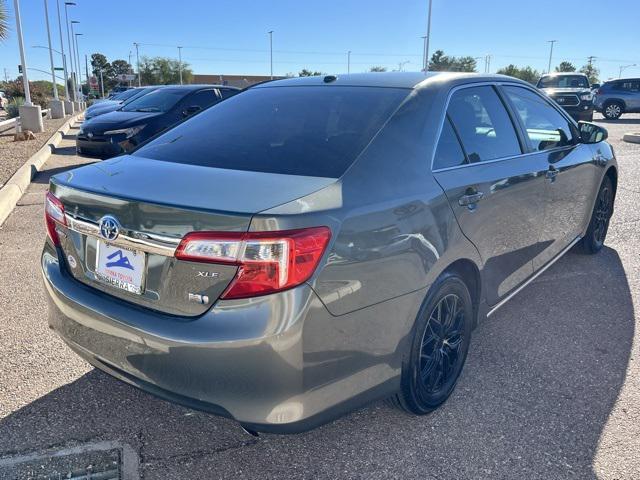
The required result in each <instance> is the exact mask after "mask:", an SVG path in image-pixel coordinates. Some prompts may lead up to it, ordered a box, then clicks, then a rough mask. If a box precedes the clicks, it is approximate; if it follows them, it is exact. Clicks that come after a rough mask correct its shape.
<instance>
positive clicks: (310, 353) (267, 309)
mask: <svg viewBox="0 0 640 480" xmlns="http://www.w3.org/2000/svg"><path fill="white" fill-rule="evenodd" d="M42 270H43V276H44V283H45V286H46V290H47V293H48V299H49V324H50V326H51V327H52V328H53V329H54V330H55V331H56V332H57V333H58V334H59V335H60V336H61V337H62V338H63V339H64V340H65V342H66V343H67V344H68V345H69V346H70V347H71V348H72V349H73V350H74V351H76V352H77V353H78V354H79V355H80V356H82V357H83V358H84V359H86V360H87V361H88V362H89V363H91V364H93V365H94V366H96V367H98V368H100V369H102V370H104V371H106V372H107V373H110V374H111V375H113V376H115V377H117V378H119V379H121V380H123V381H125V382H128V383H130V384H132V385H135V386H137V387H139V388H141V389H143V390H146V391H148V392H150V393H152V394H155V395H157V396H160V397H163V398H165V399H168V400H171V401H174V402H176V403H180V404H184V405H186V406H188V407H191V408H196V409H200V410H205V411H209V412H212V413H215V414H218V415H222V416H226V417H230V418H234V419H236V420H238V421H239V422H240V423H241V424H243V425H244V426H245V427H247V428H250V429H253V430H258V431H270V432H275V433H296V432H300V431H305V430H308V429H310V428H314V427H316V426H318V425H321V424H323V423H326V422H328V421H330V420H332V419H334V418H336V417H337V416H339V415H341V414H343V413H345V412H346V411H348V410H351V409H353V408H356V407H358V406H361V405H363V404H365V403H367V402H370V401H371V400H375V399H379V398H382V397H384V396H387V395H389V394H391V393H393V392H394V391H395V390H396V389H397V388H398V386H399V373H400V365H401V359H402V353H403V349H404V348H405V340H406V338H407V337H408V329H409V330H410V325H409V326H408V325H405V324H404V323H400V322H398V328H396V329H395V330H394V329H393V328H389V332H385V333H386V334H387V335H386V337H384V338H382V339H380V340H373V341H372V340H371V339H367V334H366V333H363V334H361V335H360V336H354V337H350V336H349V333H350V332H351V331H353V332H354V333H355V332H357V331H362V330H363V329H365V327H366V325H365V322H367V319H368V320H369V322H371V317H370V315H371V314H374V315H375V314H384V315H387V317H386V319H387V320H388V319H390V318H394V313H395V314H397V313H398V312H399V311H400V312H402V311H403V310H404V311H405V313H409V312H412V313H413V310H414V307H413V304H414V303H415V302H416V300H417V297H415V298H414V295H407V296H404V297H402V298H403V300H402V301H398V300H395V301H389V302H384V303H385V304H387V305H385V304H381V305H378V306H376V307H375V310H377V312H371V311H369V312H366V310H369V309H364V310H365V312H362V313H356V314H354V315H349V316H342V317H332V316H331V315H330V314H329V313H328V311H327V310H326V308H325V307H324V305H323V304H322V303H321V302H320V300H319V299H318V298H317V296H316V294H315V293H314V292H313V290H312V288H311V287H310V286H308V285H303V286H301V287H298V288H295V289H292V290H289V291H286V292H280V293H278V294H274V295H268V296H264V297H258V298H256V299H250V300H234V301H220V302H218V303H217V304H216V305H215V306H214V307H213V308H212V309H211V310H209V312H207V313H206V314H204V315H203V316H201V317H198V318H196V319H192V318H189V319H183V318H179V317H175V316H169V315H164V314H162V313H159V312H154V311H152V310H149V309H144V308H140V307H137V306H134V305H132V304H130V303H127V302H124V301H122V300H118V299H116V298H114V297H111V296H109V295H105V294H104V293H101V292H99V291H97V290H95V289H93V288H91V287H88V286H85V285H83V284H81V283H80V282H78V281H76V280H75V279H73V278H72V277H71V276H70V275H69V274H68V273H66V267H64V266H62V267H61V266H60V264H59V261H58V254H57V252H56V251H55V250H54V248H53V247H52V246H51V245H50V244H49V243H47V244H46V246H45V249H44V251H43V254H42ZM423 293H424V292H423ZM418 305H419V302H418ZM415 309H417V308H415ZM374 334H375V333H374ZM401 334H402V335H401ZM345 335H346V336H345ZM378 335H379V334H378ZM394 335H395V336H394Z"/></svg>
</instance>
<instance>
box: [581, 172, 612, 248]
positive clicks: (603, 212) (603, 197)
mask: <svg viewBox="0 0 640 480" xmlns="http://www.w3.org/2000/svg"><path fill="white" fill-rule="evenodd" d="M614 199H615V193H614V191H613V182H612V181H611V178H609V176H608V175H607V176H605V177H604V179H603V180H602V184H601V185H600V188H599V189H598V196H597V197H596V201H595V204H594V206H593V212H592V213H591V219H590V220H589V226H588V227H587V233H586V234H585V236H584V237H582V240H580V242H579V243H578V246H579V250H580V251H581V252H582V253H586V254H588V255H593V254H595V253H598V252H599V251H600V250H602V247H603V246H604V241H605V239H606V237H607V231H608V230H609V221H610V219H611V215H612V214H613V203H614Z"/></svg>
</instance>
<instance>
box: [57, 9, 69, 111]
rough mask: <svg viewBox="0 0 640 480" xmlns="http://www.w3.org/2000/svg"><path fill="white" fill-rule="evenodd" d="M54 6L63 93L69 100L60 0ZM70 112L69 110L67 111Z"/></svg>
mask: <svg viewBox="0 0 640 480" xmlns="http://www.w3.org/2000/svg"><path fill="white" fill-rule="evenodd" d="M56 7H57V8H58V32H59V33H60V50H61V51H62V53H61V55H62V70H63V71H64V95H65V96H66V97H67V101H70V100H71V98H70V97H69V85H68V84H67V79H68V78H69V77H68V76H67V59H66V57H65V55H64V42H63V41H62V22H61V21H60V0H56ZM69 113H71V112H69Z"/></svg>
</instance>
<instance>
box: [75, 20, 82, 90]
mask: <svg viewBox="0 0 640 480" xmlns="http://www.w3.org/2000/svg"><path fill="white" fill-rule="evenodd" d="M78 23H80V22H78ZM80 35H82V34H81V33H74V34H73V36H74V38H75V40H76V65H77V67H78V93H79V94H80V98H82V66H81V65H80V48H79V46H78V37H79V36H80Z"/></svg>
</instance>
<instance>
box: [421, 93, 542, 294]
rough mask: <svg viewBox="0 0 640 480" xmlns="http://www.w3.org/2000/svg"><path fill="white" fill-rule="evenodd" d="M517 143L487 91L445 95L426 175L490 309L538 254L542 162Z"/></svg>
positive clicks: (499, 104) (507, 120)
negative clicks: (470, 250)
mask: <svg viewBox="0 0 640 480" xmlns="http://www.w3.org/2000/svg"><path fill="white" fill-rule="evenodd" d="M522 142H523V139H522V137H521V136H519V135H518V131H517V130H516V128H515V126H514V123H513V121H512V119H511V117H510V115H509V113H508V111H507V109H506V108H505V105H504V103H503V101H502V99H501V98H500V96H499V95H498V93H497V92H496V90H495V88H494V87H493V86H491V85H482V86H469V87H463V88H461V89H459V90H457V91H455V92H454V93H453V94H452V96H451V99H450V102H449V106H448V108H447V117H446V119H445V123H444V126H443V130H442V133H441V136H440V140H439V143H438V146H437V148H436V153H435V156H434V162H433V172H434V176H435V178H436V180H437V181H438V183H439V184H440V186H441V187H442V188H443V189H444V191H445V194H446V196H447V199H448V200H449V204H450V205H451V208H452V209H453V212H454V214H455V216H456V219H457V220H458V224H459V225H460V228H461V229H462V231H463V233H464V234H465V236H466V237H467V238H468V239H469V240H471V242H472V243H473V244H474V245H475V246H476V248H477V249H478V251H479V252H480V255H481V257H482V259H483V261H484V267H483V272H482V274H483V283H484V285H485V286H486V289H485V290H486V299H487V303H488V304H489V305H490V306H493V305H495V304H497V303H498V302H499V301H500V299H502V298H504V297H505V296H506V295H507V294H509V293H510V292H511V291H512V290H514V289H515V288H516V287H518V286H519V285H520V284H521V283H523V282H524V281H525V280H527V279H528V278H529V277H530V276H531V275H532V273H533V264H532V259H533V258H534V257H536V256H537V255H538V254H539V253H540V251H541V246H540V244H539V228H540V224H541V222H542V220H543V216H544V170H545V169H546V165H545V162H544V161H543V160H542V159H539V158H537V157H535V156H527V155H522V153H523V150H522V148H523V145H522ZM456 148H457V150H458V152H457V153H456Z"/></svg>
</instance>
